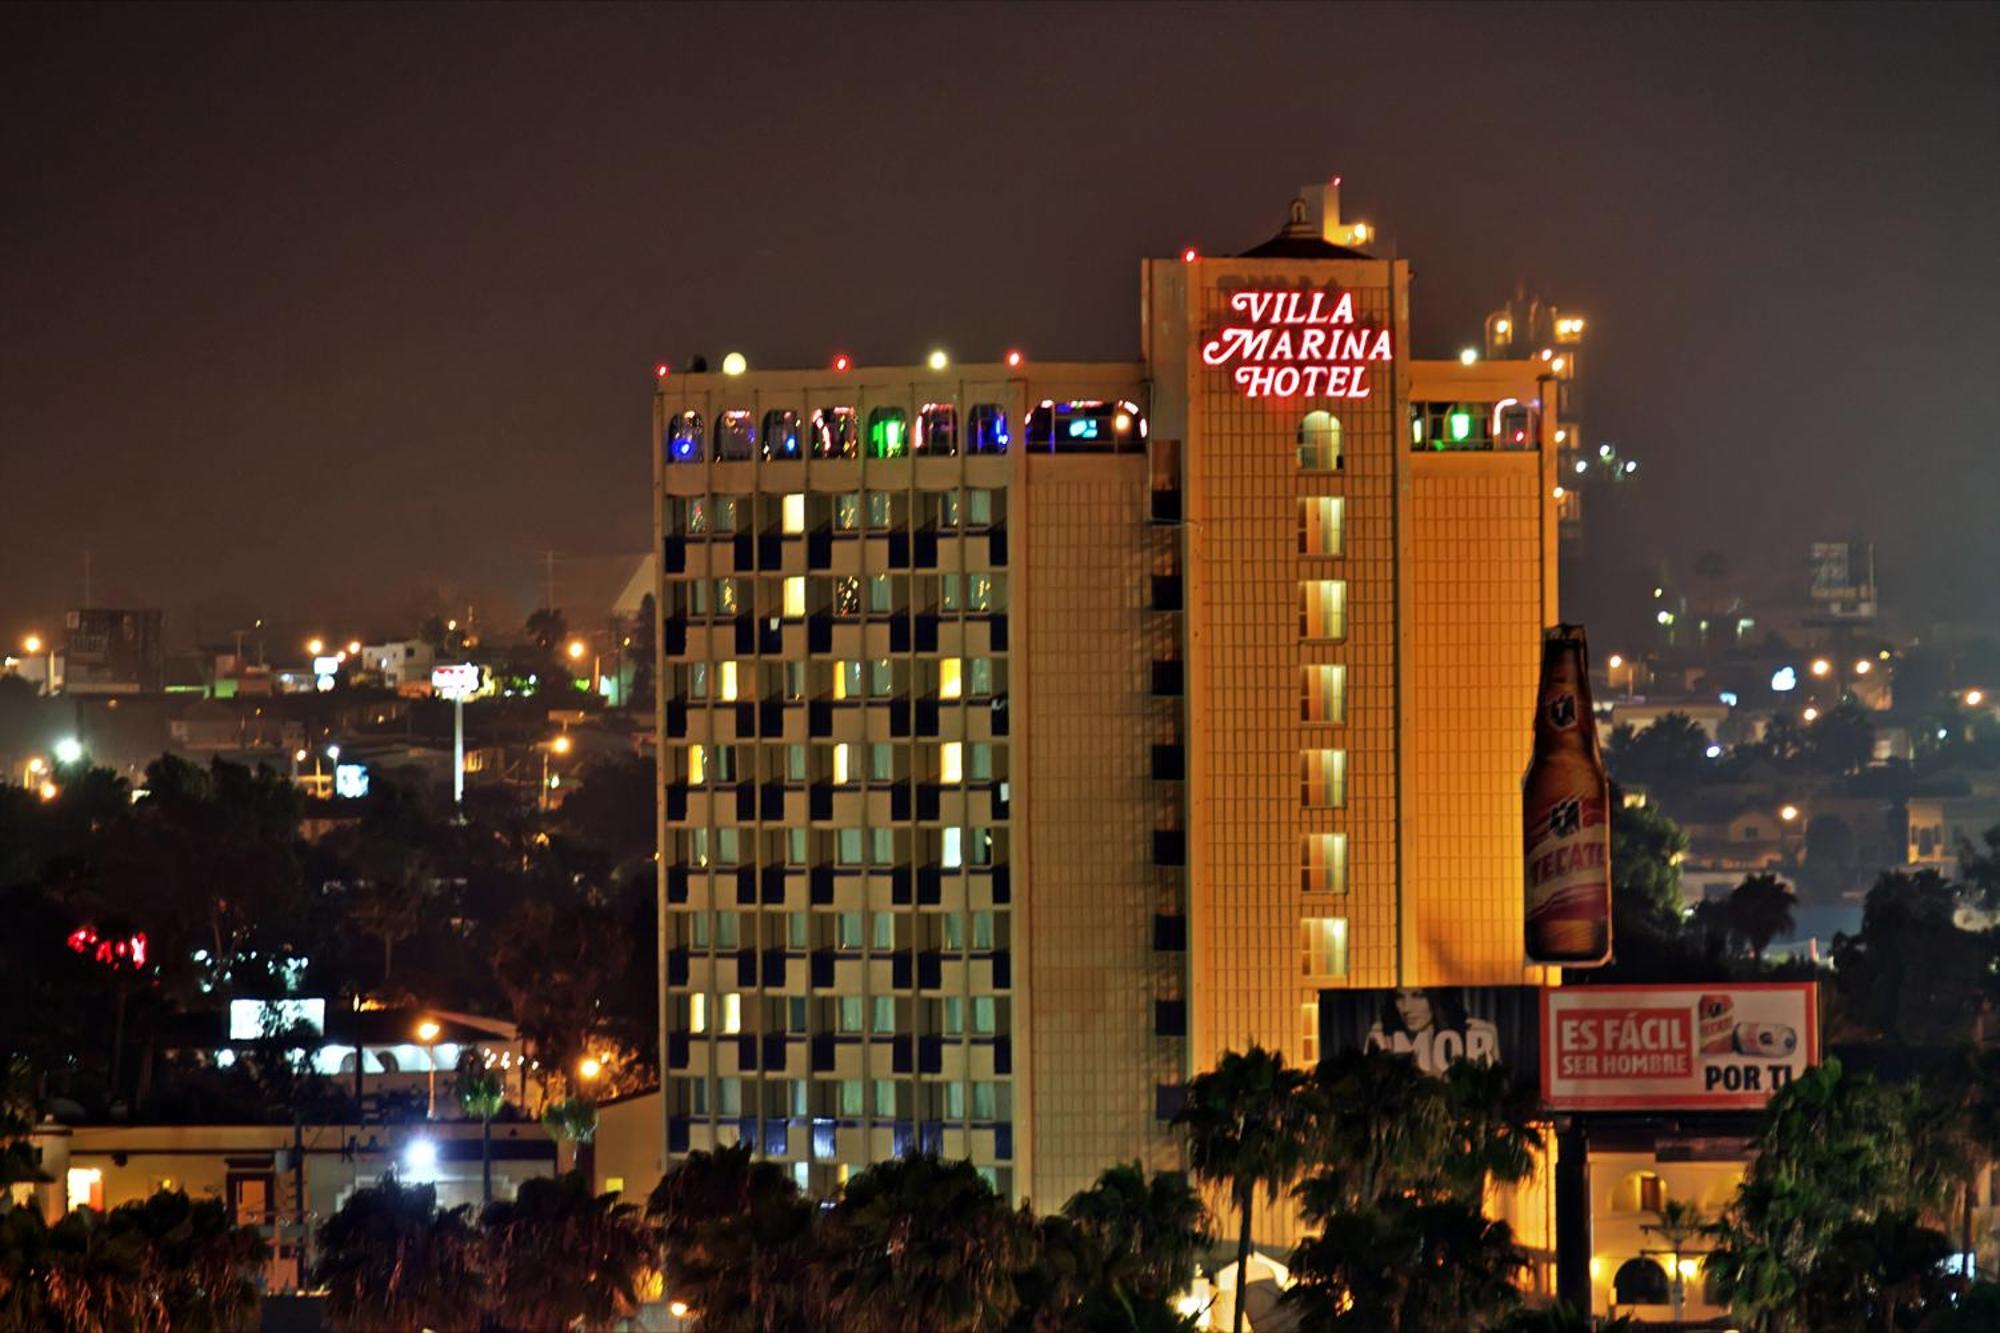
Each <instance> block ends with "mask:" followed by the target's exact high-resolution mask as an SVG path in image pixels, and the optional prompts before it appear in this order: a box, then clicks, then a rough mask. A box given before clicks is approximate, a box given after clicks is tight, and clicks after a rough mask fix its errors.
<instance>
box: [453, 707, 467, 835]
mask: <svg viewBox="0 0 2000 1333" xmlns="http://www.w3.org/2000/svg"><path fill="white" fill-rule="evenodd" d="M451 808H452V809H454V810H457V811H460V812H461V813H462V812H463V811H464V810H465V696H464V695H462V694H458V695H453V696H452V700H451Z"/></svg>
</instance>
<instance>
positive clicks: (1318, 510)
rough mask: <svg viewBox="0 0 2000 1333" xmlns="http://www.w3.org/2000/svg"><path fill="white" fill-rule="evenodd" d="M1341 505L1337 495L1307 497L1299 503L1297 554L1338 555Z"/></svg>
mask: <svg viewBox="0 0 2000 1333" xmlns="http://www.w3.org/2000/svg"><path fill="white" fill-rule="evenodd" d="M1342 512H1343V505H1342V503H1341V500H1340V497H1339V496H1337V495H1309V496H1307V497H1305V498H1304V499H1302V500H1300V501H1299V554H1300V555H1339V554H1340V550H1341V544H1340V542H1341V515H1342Z"/></svg>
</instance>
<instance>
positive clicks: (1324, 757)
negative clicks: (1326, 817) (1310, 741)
mask: <svg viewBox="0 0 2000 1333" xmlns="http://www.w3.org/2000/svg"><path fill="white" fill-rule="evenodd" d="M1299 767H1300V770H1301V795H1300V799H1301V800H1302V801H1303V802H1304V804H1305V807H1306V809H1308V810H1338V809H1339V808H1340V807H1341V806H1343V805H1346V804H1347V751H1345V750H1305V751H1302V752H1301V753H1300V755H1299Z"/></svg>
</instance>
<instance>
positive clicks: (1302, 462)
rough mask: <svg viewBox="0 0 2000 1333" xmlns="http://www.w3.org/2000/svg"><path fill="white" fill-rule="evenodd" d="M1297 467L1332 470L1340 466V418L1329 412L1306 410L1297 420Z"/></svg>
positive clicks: (1306, 469) (1314, 470)
mask: <svg viewBox="0 0 2000 1333" xmlns="http://www.w3.org/2000/svg"><path fill="white" fill-rule="evenodd" d="M1299 467H1300V468H1302V469H1303V470H1305V471H1307V472H1333V471H1337V470H1338V469H1339V467H1340V420H1339V418H1337V417H1335V416H1334V415H1333V413H1331V412H1308V413H1306V415H1305V419H1304V420H1302V421H1301V422H1299Z"/></svg>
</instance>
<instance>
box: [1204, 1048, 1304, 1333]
mask: <svg viewBox="0 0 2000 1333" xmlns="http://www.w3.org/2000/svg"><path fill="white" fill-rule="evenodd" d="M1305 1085H1306V1076H1305V1075H1304V1074H1303V1073H1301V1072H1300V1071H1299V1070H1296V1069H1293V1068H1292V1067H1291V1066H1289V1065H1287V1064H1286V1063H1285V1058H1284V1056H1282V1055H1280V1054H1278V1053H1277V1052H1274V1051H1267V1050H1265V1049H1264V1048H1263V1047H1262V1046H1252V1047H1251V1048H1250V1049H1249V1050H1248V1051H1244V1052H1240V1053H1239V1052H1237V1051H1229V1052H1226V1053H1224V1055H1223V1057H1222V1059H1221V1060H1220V1061H1219V1062H1218V1063H1217V1064H1216V1067H1215V1068H1214V1069H1213V1070H1211V1071H1209V1072H1208V1073H1205V1074H1197V1075H1196V1076H1195V1077H1194V1078H1193V1079H1192V1080H1190V1081H1189V1083H1188V1086H1187V1099H1186V1101H1185V1102H1184V1103H1183V1104H1182V1106H1181V1110H1180V1113H1179V1114H1178V1115H1176V1116H1175V1117H1174V1123H1175V1124H1177V1125H1179V1126H1181V1128H1182V1129H1184V1130H1185V1131H1186V1132H1187V1136H1188V1164H1189V1166H1190V1167H1191V1168H1192V1169H1193V1171H1194V1175H1195V1179H1197V1180H1200V1181H1202V1182H1204V1183H1206V1184H1209V1185H1213V1186H1216V1187H1219V1188H1221V1189H1224V1190H1226V1191H1227V1192H1228V1195H1229V1197H1230V1199H1231V1201H1232V1202H1234V1203H1235V1205H1236V1209H1237V1213H1238V1215H1239V1218H1240V1225H1239V1230H1238V1234H1237V1240H1236V1274H1237V1281H1238V1284H1239V1285H1238V1291H1239V1292H1240V1291H1241V1290H1242V1289H1243V1287H1244V1286H1247V1285H1248V1277H1249V1271H1250V1230H1251V1213H1252V1210H1253V1209H1254V1208H1255V1206H1256V1202H1257V1195H1258V1194H1259V1193H1260V1192H1261V1193H1262V1194H1263V1195H1264V1197H1265V1199H1266V1201H1268V1202H1276V1201H1277V1198H1278V1194H1279V1192H1280V1191H1282V1190H1283V1189H1285V1188H1286V1187H1287V1186H1289V1185H1290V1184H1291V1182H1292V1178H1293V1177H1294V1176H1295V1175H1297V1174H1298V1170H1299V1163H1300V1160H1301V1158H1302V1156H1303V1154H1304V1150H1305V1130H1306V1121H1305V1116H1304V1105H1303V1101H1302V1099H1301V1096H1300V1093H1301V1091H1302V1090H1303V1089H1304V1087H1305ZM1230 1328H1231V1333H1243V1302H1242V1301H1241V1300H1240V1299H1239V1300H1238V1301H1237V1302H1236V1312H1235V1315H1234V1317H1233V1318H1232V1320H1231V1325H1230Z"/></svg>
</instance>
